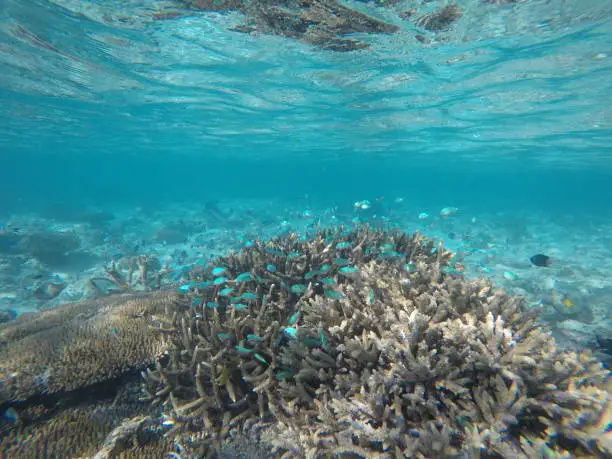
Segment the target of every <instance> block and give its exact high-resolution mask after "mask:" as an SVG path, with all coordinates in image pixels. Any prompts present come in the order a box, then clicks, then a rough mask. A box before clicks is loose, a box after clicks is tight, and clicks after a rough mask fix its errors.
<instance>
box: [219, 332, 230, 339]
mask: <svg viewBox="0 0 612 459" xmlns="http://www.w3.org/2000/svg"><path fill="white" fill-rule="evenodd" d="M217 338H219V339H221V340H228V339H232V335H231V333H217Z"/></svg>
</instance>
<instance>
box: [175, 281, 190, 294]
mask: <svg viewBox="0 0 612 459" xmlns="http://www.w3.org/2000/svg"><path fill="white" fill-rule="evenodd" d="M191 287H193V284H192V283H191V282H190V283H188V284H184V285H181V286H180V287H179V288H178V289H177V290H178V291H179V292H180V293H187V292H188V291H189V289H190V288H191Z"/></svg>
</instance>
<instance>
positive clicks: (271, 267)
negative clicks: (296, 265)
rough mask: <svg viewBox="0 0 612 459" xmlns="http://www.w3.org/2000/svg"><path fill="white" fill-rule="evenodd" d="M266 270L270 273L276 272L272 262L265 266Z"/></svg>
mask: <svg viewBox="0 0 612 459" xmlns="http://www.w3.org/2000/svg"><path fill="white" fill-rule="evenodd" d="M266 271H269V272H271V273H274V272H276V266H275V265H272V264H270V265H267V266H266Z"/></svg>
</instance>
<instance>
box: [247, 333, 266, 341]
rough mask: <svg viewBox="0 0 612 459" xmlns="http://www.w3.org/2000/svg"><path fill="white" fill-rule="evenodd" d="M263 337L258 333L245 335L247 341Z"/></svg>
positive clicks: (259, 339) (258, 339)
mask: <svg viewBox="0 0 612 459" xmlns="http://www.w3.org/2000/svg"><path fill="white" fill-rule="evenodd" d="M262 339H263V338H262V337H261V336H259V335H254V334H252V333H251V334H249V335H247V340H248V341H261V340H262Z"/></svg>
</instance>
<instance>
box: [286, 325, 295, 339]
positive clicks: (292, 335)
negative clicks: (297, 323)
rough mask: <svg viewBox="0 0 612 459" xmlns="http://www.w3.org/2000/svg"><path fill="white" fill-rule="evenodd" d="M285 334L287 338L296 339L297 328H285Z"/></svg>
mask: <svg viewBox="0 0 612 459" xmlns="http://www.w3.org/2000/svg"><path fill="white" fill-rule="evenodd" d="M283 333H284V334H285V335H287V337H289V338H291V339H295V338H296V337H297V328H295V327H286V328H283Z"/></svg>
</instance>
